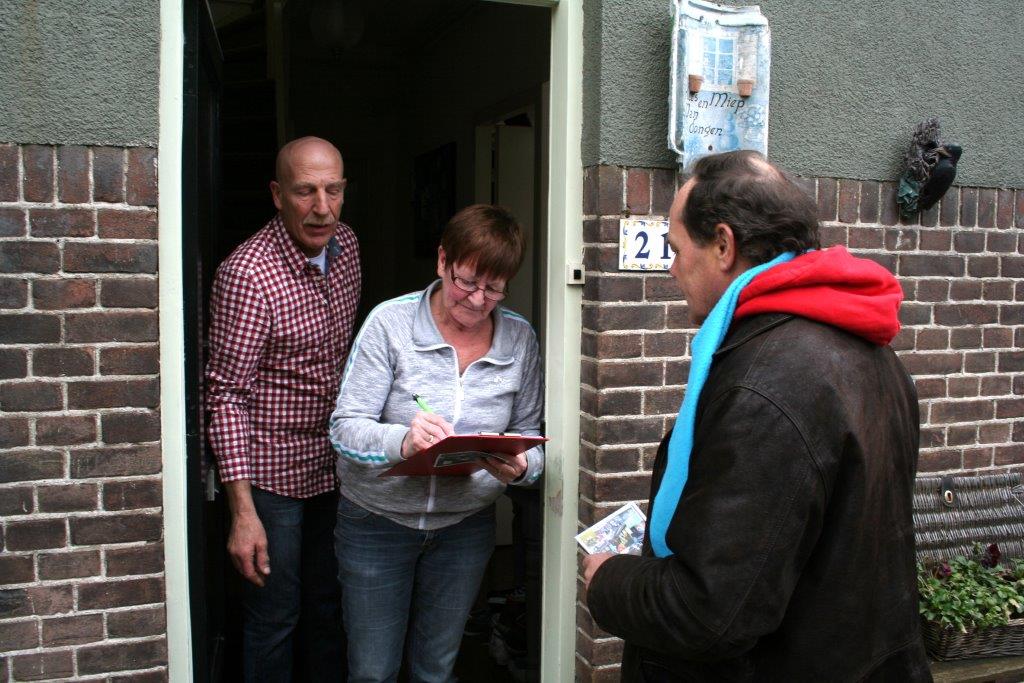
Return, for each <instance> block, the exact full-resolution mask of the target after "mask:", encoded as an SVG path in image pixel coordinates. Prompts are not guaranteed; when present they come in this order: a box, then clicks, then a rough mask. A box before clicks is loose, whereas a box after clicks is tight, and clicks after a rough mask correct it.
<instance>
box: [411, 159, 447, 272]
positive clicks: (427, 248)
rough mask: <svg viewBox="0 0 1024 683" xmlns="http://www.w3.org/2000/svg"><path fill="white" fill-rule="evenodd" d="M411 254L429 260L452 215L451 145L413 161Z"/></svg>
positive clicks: (435, 252)
mask: <svg viewBox="0 0 1024 683" xmlns="http://www.w3.org/2000/svg"><path fill="white" fill-rule="evenodd" d="M412 197H413V207H412V211H413V219H412V225H413V254H414V255H415V256H416V258H423V259H432V258H434V256H435V255H436V254H437V245H438V244H440V242H441V232H442V231H443V230H444V226H445V223H447V222H448V219H449V218H451V217H452V216H453V215H454V214H455V143H454V142H449V143H448V144H446V145H441V146H440V147H438V148H436V149H432V150H430V151H429V152H424V153H423V154H420V155H419V156H417V157H416V159H415V160H414V161H413V192H412Z"/></svg>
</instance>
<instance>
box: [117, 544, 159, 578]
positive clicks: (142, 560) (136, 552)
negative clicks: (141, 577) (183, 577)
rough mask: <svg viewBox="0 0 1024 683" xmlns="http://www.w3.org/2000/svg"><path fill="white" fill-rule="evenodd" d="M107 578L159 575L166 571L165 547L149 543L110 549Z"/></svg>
mask: <svg viewBox="0 0 1024 683" xmlns="http://www.w3.org/2000/svg"><path fill="white" fill-rule="evenodd" d="M106 553H107V576H133V575H136V574H158V573H160V572H162V571H163V570H164V547H163V545H162V544H160V543H147V544H145V545H136V546H131V547H128V548H108V549H107V551H106Z"/></svg>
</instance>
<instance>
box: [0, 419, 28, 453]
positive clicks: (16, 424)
mask: <svg viewBox="0 0 1024 683" xmlns="http://www.w3.org/2000/svg"><path fill="white" fill-rule="evenodd" d="M28 443H29V433H28V419H26V418H24V417H0V448H18V447H19V446H27V445H28Z"/></svg>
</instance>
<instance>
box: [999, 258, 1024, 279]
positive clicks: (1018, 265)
mask: <svg viewBox="0 0 1024 683" xmlns="http://www.w3.org/2000/svg"><path fill="white" fill-rule="evenodd" d="M999 261H1000V263H1001V264H1002V267H1003V277H1016V278H1020V277H1024V256H1002V257H1000V259H999Z"/></svg>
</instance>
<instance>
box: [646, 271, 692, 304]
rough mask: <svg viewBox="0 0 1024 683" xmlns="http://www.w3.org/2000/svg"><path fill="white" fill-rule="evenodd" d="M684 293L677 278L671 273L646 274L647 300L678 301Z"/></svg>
mask: <svg viewBox="0 0 1024 683" xmlns="http://www.w3.org/2000/svg"><path fill="white" fill-rule="evenodd" d="M682 297H683V295H682V293H681V292H680V291H679V285H678V284H677V283H676V281H675V278H673V277H672V276H671V275H669V274H667V273H666V274H664V275H655V274H651V275H645V276H644V300H645V301H678V300H680V299H682Z"/></svg>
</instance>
